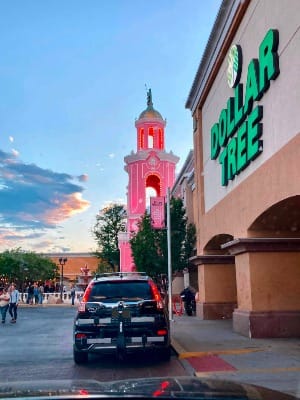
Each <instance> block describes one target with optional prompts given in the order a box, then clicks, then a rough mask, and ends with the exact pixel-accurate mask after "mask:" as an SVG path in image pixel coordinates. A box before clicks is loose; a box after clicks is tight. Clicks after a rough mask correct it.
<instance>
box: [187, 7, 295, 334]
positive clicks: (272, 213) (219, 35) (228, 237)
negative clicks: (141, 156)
mask: <svg viewBox="0 0 300 400" xmlns="http://www.w3.org/2000/svg"><path fill="white" fill-rule="evenodd" d="M299 15H300V2H299V1H298V0H250V1H249V0H248V1H246V0H245V1H238V0H223V1H222V4H221V7H220V11H219V13H218V15H217V18H216V21H215V24H214V26H213V29H212V32H211V35H210V37H209V40H208V43H207V46H206V49H205V52H204V54H203V57H202V59H201V62H200V65H199V68H198V71H197V74H196V77H195V79H194V82H193V84H192V88H191V90H190V93H189V96H188V100H187V103H186V107H187V108H189V109H190V110H191V112H192V116H193V121H194V159H195V171H194V174H195V190H194V192H193V196H194V199H193V201H194V213H195V215H194V221H195V224H196V227H197V255H196V256H195V257H194V258H193V260H192V262H193V263H194V264H195V265H196V266H197V267H198V280H199V296H200V300H199V302H198V303H197V314H198V315H199V316H200V317H201V318H203V319H217V318H233V329H234V330H235V331H236V332H239V333H241V334H243V335H246V336H249V337H257V338H258V337H299V336H300V322H299V321H300V112H299V105H300V73H299V71H300V29H299Z"/></svg>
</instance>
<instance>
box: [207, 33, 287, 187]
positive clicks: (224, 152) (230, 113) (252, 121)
mask: <svg viewBox="0 0 300 400" xmlns="http://www.w3.org/2000/svg"><path fill="white" fill-rule="evenodd" d="M278 43H279V33H278V31H277V30H275V29H270V30H269V31H268V32H267V34H266V36H265V37H264V39H263V41H262V42H261V44H260V46H259V58H258V59H252V60H251V61H250V63H249V65H248V72H247V81H246V90H245V95H244V91H243V84H242V83H239V80H240V76H241V71H242V50H241V47H240V46H238V45H233V46H232V47H231V49H230V51H229V56H228V70H227V80H228V84H229V86H230V87H231V88H234V97H230V98H229V99H228V100H227V107H226V108H224V109H223V110H222V111H221V113H220V116H219V121H218V122H216V123H215V124H214V125H213V127H212V128H211V133H210V136H211V159H212V160H216V159H217V158H218V160H219V163H220V164H221V167H222V179H221V181H222V185H223V186H227V185H228V182H229V181H230V180H233V179H234V177H235V176H236V175H238V174H239V173H240V172H241V171H242V170H244V169H245V168H246V167H247V166H248V165H249V163H250V162H251V161H253V160H254V159H255V158H256V157H257V156H258V155H259V154H260V153H261V152H262V150H263V141H262V139H261V137H262V131H263V129H262V123H261V120H262V118H263V106H261V105H257V106H256V107H255V108H253V104H254V102H255V101H258V100H260V99H261V98H262V97H263V95H264V93H266V92H267V90H268V89H269V87H270V81H271V80H275V79H276V78H277V76H278V75H279V73H280V71H279V56H278V53H277V50H278Z"/></svg>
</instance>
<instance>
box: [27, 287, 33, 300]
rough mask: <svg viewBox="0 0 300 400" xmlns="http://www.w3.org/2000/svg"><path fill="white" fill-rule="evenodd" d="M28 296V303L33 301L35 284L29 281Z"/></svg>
mask: <svg viewBox="0 0 300 400" xmlns="http://www.w3.org/2000/svg"><path fill="white" fill-rule="evenodd" d="M27 293H28V297H27V304H32V303H33V285H32V284H31V283H30V282H29V284H28V291H27Z"/></svg>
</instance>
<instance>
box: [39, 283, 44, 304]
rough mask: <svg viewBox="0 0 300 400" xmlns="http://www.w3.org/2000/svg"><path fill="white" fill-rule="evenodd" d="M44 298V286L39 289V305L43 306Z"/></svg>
mask: <svg viewBox="0 0 300 400" xmlns="http://www.w3.org/2000/svg"><path fill="white" fill-rule="evenodd" d="M43 297H44V286H43V285H40V287H39V304H43Z"/></svg>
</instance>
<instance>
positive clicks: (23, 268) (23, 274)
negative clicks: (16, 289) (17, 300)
mask: <svg viewBox="0 0 300 400" xmlns="http://www.w3.org/2000/svg"><path fill="white" fill-rule="evenodd" d="M21 270H22V282H21V284H22V285H21V290H22V302H24V280H25V279H24V278H25V272H26V271H28V268H27V264H26V262H24V261H21Z"/></svg>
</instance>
